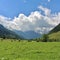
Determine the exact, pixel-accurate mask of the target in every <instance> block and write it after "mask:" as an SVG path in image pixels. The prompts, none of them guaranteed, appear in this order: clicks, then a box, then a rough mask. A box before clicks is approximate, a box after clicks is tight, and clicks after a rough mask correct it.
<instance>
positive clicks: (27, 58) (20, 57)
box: [0, 40, 60, 60]
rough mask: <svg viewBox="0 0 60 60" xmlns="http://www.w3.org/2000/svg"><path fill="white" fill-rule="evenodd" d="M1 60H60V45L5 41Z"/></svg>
mask: <svg viewBox="0 0 60 60" xmlns="http://www.w3.org/2000/svg"><path fill="white" fill-rule="evenodd" d="M0 60H60V43H57V42H52V43H51V42H47V43H46V42H35V41H33V42H27V41H20V42H19V41H18V40H17V41H13V42H11V40H3V41H0Z"/></svg>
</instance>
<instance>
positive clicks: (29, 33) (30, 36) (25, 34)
mask: <svg viewBox="0 0 60 60" xmlns="http://www.w3.org/2000/svg"><path fill="white" fill-rule="evenodd" d="M15 33H16V34H18V35H19V36H21V37H23V38H24V39H34V38H39V37H40V36H41V34H39V33H36V32H34V31H25V32H22V31H18V30H15Z"/></svg>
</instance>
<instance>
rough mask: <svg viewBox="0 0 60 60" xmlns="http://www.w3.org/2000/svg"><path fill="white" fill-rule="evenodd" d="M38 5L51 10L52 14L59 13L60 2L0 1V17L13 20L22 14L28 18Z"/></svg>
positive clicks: (32, 0) (52, 0) (36, 9)
mask: <svg viewBox="0 0 60 60" xmlns="http://www.w3.org/2000/svg"><path fill="white" fill-rule="evenodd" d="M39 5H42V6H44V7H47V8H49V9H51V11H52V13H58V12H60V0H51V1H50V2H48V0H0V15H3V16H6V17H10V18H14V17H15V16H18V15H19V14H20V13H23V14H25V15H27V16H28V15H29V14H30V13H31V12H33V11H38V10H39V9H38V6H39Z"/></svg>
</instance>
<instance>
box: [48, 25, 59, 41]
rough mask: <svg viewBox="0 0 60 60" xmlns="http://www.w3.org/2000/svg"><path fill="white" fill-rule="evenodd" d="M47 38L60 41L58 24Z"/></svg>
mask: <svg viewBox="0 0 60 60" xmlns="http://www.w3.org/2000/svg"><path fill="white" fill-rule="evenodd" d="M49 38H50V39H56V40H60V24H59V25H57V26H56V27H55V28H54V29H52V30H51V31H50V32H49Z"/></svg>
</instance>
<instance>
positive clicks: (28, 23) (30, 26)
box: [0, 6, 60, 34]
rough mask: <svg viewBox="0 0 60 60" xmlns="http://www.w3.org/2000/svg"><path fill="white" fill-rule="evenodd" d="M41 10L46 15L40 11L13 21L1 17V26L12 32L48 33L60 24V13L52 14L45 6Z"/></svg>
mask: <svg viewBox="0 0 60 60" xmlns="http://www.w3.org/2000/svg"><path fill="white" fill-rule="evenodd" d="M39 9H40V10H42V11H43V12H44V14H45V15H43V14H41V12H39V11H35V12H31V14H30V15H29V16H26V15H24V14H19V16H18V17H15V18H14V19H13V20H10V19H9V18H6V17H4V16H0V24H3V25H4V26H5V27H7V28H9V29H12V30H20V31H30V30H31V31H35V32H38V33H40V34H43V33H47V32H48V31H50V30H51V29H52V28H54V27H55V26H56V25H58V24H59V23H60V13H58V14H51V10H50V9H48V8H45V7H43V6H39Z"/></svg>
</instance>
